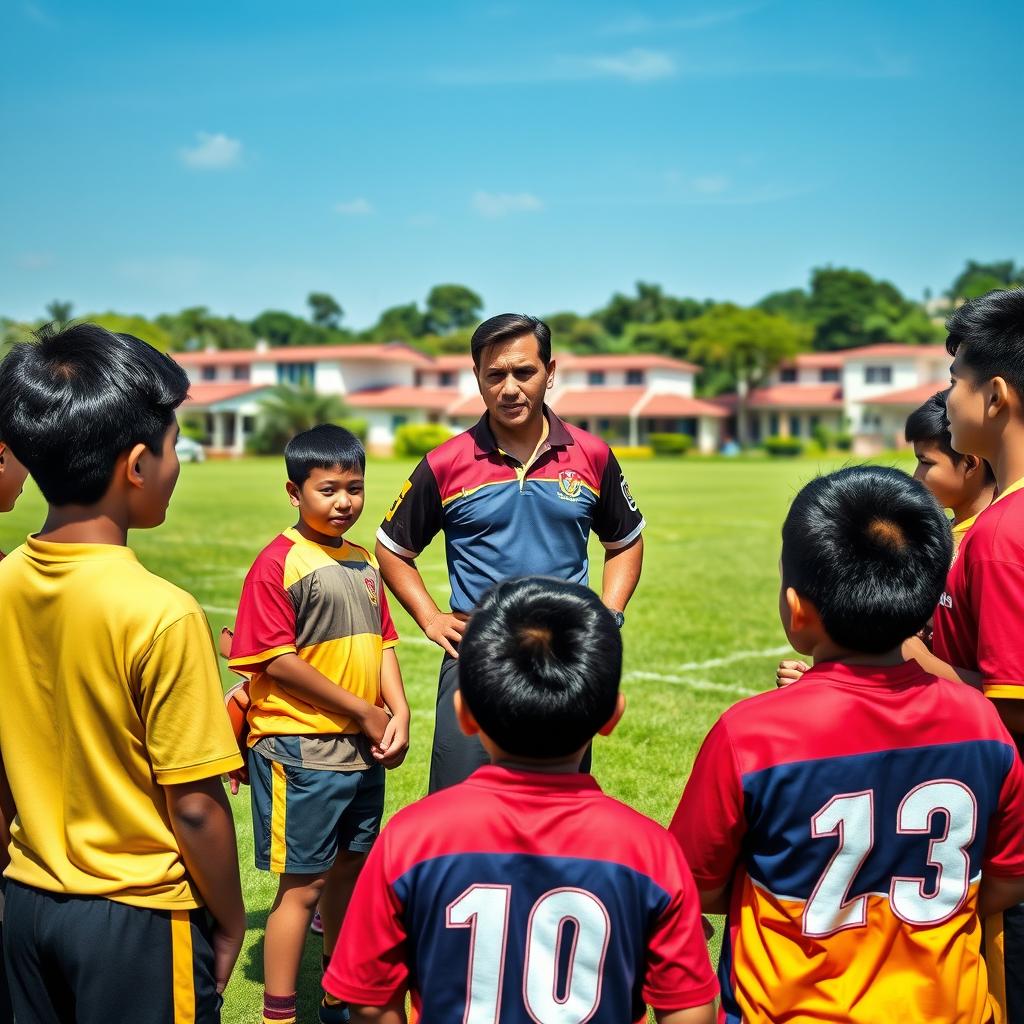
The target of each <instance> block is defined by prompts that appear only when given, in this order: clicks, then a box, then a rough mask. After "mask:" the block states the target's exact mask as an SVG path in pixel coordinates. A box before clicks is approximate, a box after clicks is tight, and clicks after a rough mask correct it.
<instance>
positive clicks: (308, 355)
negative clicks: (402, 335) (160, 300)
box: [171, 343, 433, 367]
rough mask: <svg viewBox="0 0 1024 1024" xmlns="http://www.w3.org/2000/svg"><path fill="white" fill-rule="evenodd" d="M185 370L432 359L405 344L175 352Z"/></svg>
mask: <svg viewBox="0 0 1024 1024" xmlns="http://www.w3.org/2000/svg"><path fill="white" fill-rule="evenodd" d="M171 355H172V357H173V358H174V360H175V362H177V363H178V364H179V365H181V366H249V365H251V364H252V363H322V362H334V361H336V360H337V361H349V360H362V361H367V362H377V361H381V362H388V363H412V364H413V365H415V366H422V367H429V366H431V365H433V364H432V361H431V359H430V357H429V356H425V355H424V354H423V353H422V352H418V351H417V350H416V349H414V348H411V347H410V346H408V345H403V344H401V343H393V344H388V345H294V346H291V345H289V346H284V347H282V348H266V349H263V350H262V351H261V350H259V349H221V350H218V351H205V352H173V353H171Z"/></svg>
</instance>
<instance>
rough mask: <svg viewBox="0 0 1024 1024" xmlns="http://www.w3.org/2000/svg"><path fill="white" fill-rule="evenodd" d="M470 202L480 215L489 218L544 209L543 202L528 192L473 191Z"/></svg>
mask: <svg viewBox="0 0 1024 1024" xmlns="http://www.w3.org/2000/svg"><path fill="white" fill-rule="evenodd" d="M470 202H471V203H472V206H473V209H474V210H476V212H477V213H479V214H480V216H481V217H488V218H490V219H494V218H496V217H504V216H506V215H507V214H510V213H531V212H533V211H536V210H543V209H544V204H543V203H542V202H541V201H540V200H539V199H538V198H537V197H536V196H535V195H532V194H531V193H529V192H474V193H473V197H472V199H471V200H470Z"/></svg>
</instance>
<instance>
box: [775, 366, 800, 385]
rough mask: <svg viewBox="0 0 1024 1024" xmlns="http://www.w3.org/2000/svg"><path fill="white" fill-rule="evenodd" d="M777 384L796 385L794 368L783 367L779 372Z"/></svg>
mask: <svg viewBox="0 0 1024 1024" xmlns="http://www.w3.org/2000/svg"><path fill="white" fill-rule="evenodd" d="M779 383H780V384H795V383H796V367H795V366H784V367H783V368H782V369H781V370H779Z"/></svg>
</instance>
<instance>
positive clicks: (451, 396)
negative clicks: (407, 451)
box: [345, 386, 460, 412]
mask: <svg viewBox="0 0 1024 1024" xmlns="http://www.w3.org/2000/svg"><path fill="white" fill-rule="evenodd" d="M459 397H460V396H459V392H458V390H456V389H455V388H423V387H420V388H414V387H400V386H396V387H383V388H368V389H367V390H365V391H354V392H352V393H351V394H348V395H346V396H345V402H346V403H347V404H348V405H351V406H352V407H353V408H355V409H429V410H431V411H432V412H444V411H445V410H446V409H448V408H449V407H450V406H451V405H453V404H454V403H455V402H457V401H458V400H459Z"/></svg>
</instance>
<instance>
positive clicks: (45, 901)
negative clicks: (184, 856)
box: [5, 883, 221, 1024]
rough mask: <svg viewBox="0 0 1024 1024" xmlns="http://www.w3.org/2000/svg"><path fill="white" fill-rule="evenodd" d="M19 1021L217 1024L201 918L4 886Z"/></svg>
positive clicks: (210, 953)
mask: <svg viewBox="0 0 1024 1024" xmlns="http://www.w3.org/2000/svg"><path fill="white" fill-rule="evenodd" d="M7 894H8V895H7V907H6V925H7V928H6V931H7V934H6V936H5V938H6V939H7V943H8V945H7V947H6V953H7V957H8V963H9V965H10V968H11V971H10V981H11V994H12V997H13V1002H14V1010H15V1014H16V1017H17V1020H18V1024H58V1022H59V1024H72V1022H73V1024H110V1022H111V1021H136V1020H137V1021H146V1022H147V1024H219V1022H220V1005H221V999H220V996H218V995H217V990H216V982H215V980H214V976H213V949H212V947H211V945H210V930H209V927H208V924H207V921H206V914H205V911H187V910H180V911H166V910H148V909H146V908H143V907H131V906H127V905H126V904H123V903H114V902H112V901H111V900H105V899H102V898H88V897H75V896H59V895H56V894H52V893H44V892H41V891H39V890H36V889H29V888H27V887H24V886H19V885H17V884H15V883H11V884H10V885H9V886H8V889H7Z"/></svg>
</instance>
